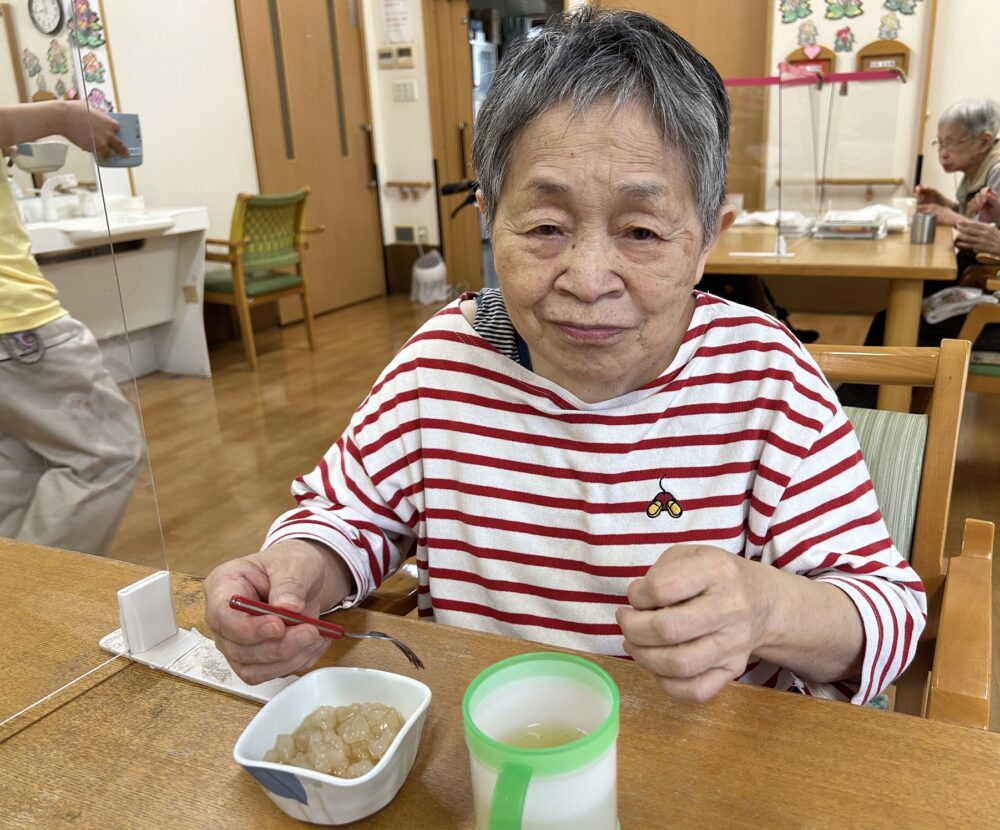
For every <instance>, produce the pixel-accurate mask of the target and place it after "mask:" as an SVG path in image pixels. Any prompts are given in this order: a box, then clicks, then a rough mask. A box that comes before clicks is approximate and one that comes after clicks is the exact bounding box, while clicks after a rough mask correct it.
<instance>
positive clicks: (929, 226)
mask: <svg viewBox="0 0 1000 830" xmlns="http://www.w3.org/2000/svg"><path fill="white" fill-rule="evenodd" d="M936 230H937V217H936V216H935V215H934V214H933V213H915V214H913V224H912V225H910V242H912V243H913V244H914V245H929V244H930V243H932V242H933V241H934V232H935V231H936Z"/></svg>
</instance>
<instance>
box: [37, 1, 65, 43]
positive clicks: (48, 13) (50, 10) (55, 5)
mask: <svg viewBox="0 0 1000 830" xmlns="http://www.w3.org/2000/svg"><path fill="white" fill-rule="evenodd" d="M28 15H29V16H30V17H31V22H32V23H34V24H35V28H36V29H38V31H40V32H41V33H42V34H43V35H54V34H55V33H56V32H58V31H59V30H60V29H61V28H62V25H63V21H64V12H63V7H62V3H61V2H60V0H28Z"/></svg>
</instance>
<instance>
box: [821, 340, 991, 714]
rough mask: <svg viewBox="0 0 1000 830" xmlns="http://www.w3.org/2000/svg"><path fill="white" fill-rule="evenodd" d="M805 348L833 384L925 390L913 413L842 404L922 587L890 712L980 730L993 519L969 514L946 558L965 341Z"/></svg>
mask: <svg viewBox="0 0 1000 830" xmlns="http://www.w3.org/2000/svg"><path fill="white" fill-rule="evenodd" d="M807 348H808V349H809V352H810V353H811V354H812V356H813V357H814V358H815V359H816V362H817V363H818V364H819V367H820V369H822V370H823V372H824V374H825V375H826V377H827V379H828V380H830V381H831V382H834V383H842V382H846V383H868V384H872V385H880V384H898V385H904V386H915V387H918V388H919V387H924V388H926V389H929V390H930V394H929V396H924V398H925V400H926V402H927V403H926V408H925V410H924V411H922V412H918V413H903V412H890V411H882V410H861V409H853V408H848V409H847V410H846V412H847V415H848V417H849V418H850V419H851V423H852V424H853V426H854V430H855V433H856V434H857V436H858V443H859V444H860V445H861V451H862V453H863V455H864V457H865V463H866V465H867V466H868V470H869V472H870V473H871V476H872V484H873V485H874V488H875V495H876V497H877V498H878V502H879V507H880V509H881V511H882V515H883V517H884V518H885V521H886V525H887V527H888V528H889V533H890V535H891V536H892V539H893V541H894V542H895V544H896V547H897V548H898V549H899V550H900V552H901V553H903V555H904V556H906V557H907V558H908V559H909V561H910V564H911V565H912V566H913V567H914V569H915V570H916V571H917V573H918V574H920V577H921V579H922V580H923V582H924V586H925V588H926V589H927V597H928V606H929V607H928V618H927V628H926V630H925V632H924V635H923V636H922V637H921V642H920V645H919V648H918V652H917V656H916V658H915V659H914V661H913V664H912V665H911V666H910V668H909V669H908V670H907V671H906V672H905V673H904V675H903V676H902V677H901V678H900V679H899V681H898V682H897V684H896V695H895V709H896V710H897V711H903V712H909V713H911V714H917V715H923V716H926V717H929V718H933V719H936V720H945V721H951V722H954V723H962V724H965V725H969V726H976V727H979V728H982V729H987V728H989V718H990V694H991V692H990V681H991V648H992V645H991V638H992V616H991V612H992V574H991V566H992V559H991V557H992V548H993V533H994V529H993V525H992V524H991V523H990V522H979V521H976V520H974V519H966V523H965V538H964V540H963V544H962V552H961V554H960V555H959V556H955V557H948V558H946V557H945V555H944V547H945V535H946V533H947V529H948V513H949V508H950V503H951V488H952V480H953V478H954V473H955V456H956V452H957V447H958V429H959V424H960V422H961V417H962V404H963V400H964V395H965V380H966V372H967V369H968V364H969V344H968V343H967V342H966V341H964V340H944V341H942V343H941V348H940V349H931V348H892V347H869V348H866V347H863V346H857V347H855V346H828V345H820V344H815V345H810V346H808V347H807Z"/></svg>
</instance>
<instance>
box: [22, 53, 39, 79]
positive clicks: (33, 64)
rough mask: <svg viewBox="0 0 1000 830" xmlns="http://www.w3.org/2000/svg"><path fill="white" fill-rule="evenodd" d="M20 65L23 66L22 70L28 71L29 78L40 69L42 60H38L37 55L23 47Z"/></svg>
mask: <svg viewBox="0 0 1000 830" xmlns="http://www.w3.org/2000/svg"><path fill="white" fill-rule="evenodd" d="M21 65H22V66H23V67H24V71H25V72H27V73H28V77H29V78H34V77H35V75H37V74H38V73H39V72H41V71H42V62H41V61H40V60H38V55H36V54H35V53H34V52H32V51H31V50H30V49H25V50H24V52H22V53H21Z"/></svg>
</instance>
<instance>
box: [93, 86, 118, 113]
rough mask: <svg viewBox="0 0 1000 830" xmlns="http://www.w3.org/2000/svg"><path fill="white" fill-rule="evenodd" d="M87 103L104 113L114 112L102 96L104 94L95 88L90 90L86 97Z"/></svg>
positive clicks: (109, 103) (109, 102)
mask: <svg viewBox="0 0 1000 830" xmlns="http://www.w3.org/2000/svg"><path fill="white" fill-rule="evenodd" d="M87 102H88V103H89V104H90V106H92V107H94V108H95V109H100V110H104V112H114V111H115V108H114V107H113V106H112V104H111V101H109V100H108V99H107V98H106V97H105V96H104V92H103V91H101V90H100V89H97V88H94V89H92V90H90V94H89V95H88V96H87Z"/></svg>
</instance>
